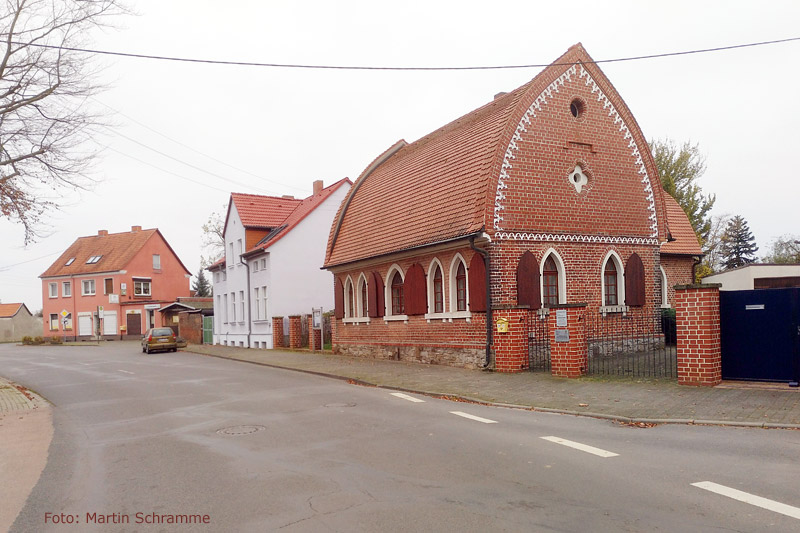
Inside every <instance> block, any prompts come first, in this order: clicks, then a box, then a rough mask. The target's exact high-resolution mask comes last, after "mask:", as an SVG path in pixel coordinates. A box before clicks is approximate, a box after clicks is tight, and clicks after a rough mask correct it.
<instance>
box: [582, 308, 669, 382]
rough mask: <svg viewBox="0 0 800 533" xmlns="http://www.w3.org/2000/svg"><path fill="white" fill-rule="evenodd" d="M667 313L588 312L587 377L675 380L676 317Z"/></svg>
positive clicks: (638, 310) (656, 311)
mask: <svg viewBox="0 0 800 533" xmlns="http://www.w3.org/2000/svg"><path fill="white" fill-rule="evenodd" d="M670 311H672V310H662V309H656V310H655V311H652V310H646V309H641V308H629V309H628V311H627V312H625V313H609V314H606V315H603V314H602V313H599V312H597V311H595V312H587V313H586V316H585V324H586V325H585V328H586V330H585V331H586V347H587V355H588V373H589V374H594V375H618V376H633V377H663V378H677V377H678V369H677V350H676V346H675V339H676V330H675V317H674V314H672V313H670Z"/></svg>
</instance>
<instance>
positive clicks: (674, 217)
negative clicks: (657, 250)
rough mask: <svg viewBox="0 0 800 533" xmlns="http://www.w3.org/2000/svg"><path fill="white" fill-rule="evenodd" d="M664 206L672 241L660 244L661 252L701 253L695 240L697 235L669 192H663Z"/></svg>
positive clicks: (679, 253)
mask: <svg viewBox="0 0 800 533" xmlns="http://www.w3.org/2000/svg"><path fill="white" fill-rule="evenodd" d="M664 206H665V207H666V210H667V227H668V228H669V232H670V235H672V238H673V239H675V240H674V241H667V242H665V243H664V244H662V245H661V253H662V254H675V255H701V254H702V253H703V250H702V249H700V244H699V243H698V241H697V235H696V234H695V232H694V229H693V228H692V224H691V223H690V222H689V217H688V216H686V213H685V212H684V210H683V208H682V207H681V206H680V205H679V204H678V202H677V201H676V200H675V198H673V197H672V196H670V195H669V194H664Z"/></svg>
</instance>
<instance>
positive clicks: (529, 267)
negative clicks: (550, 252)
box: [517, 251, 542, 309]
mask: <svg viewBox="0 0 800 533" xmlns="http://www.w3.org/2000/svg"><path fill="white" fill-rule="evenodd" d="M517 305H527V306H529V307H530V308H531V309H539V308H540V307H541V306H542V298H541V297H540V292H539V262H538V261H537V260H536V258H535V257H534V256H533V254H532V253H530V252H528V251H526V252H525V253H524V254H522V257H520V259H519V264H518V265H517Z"/></svg>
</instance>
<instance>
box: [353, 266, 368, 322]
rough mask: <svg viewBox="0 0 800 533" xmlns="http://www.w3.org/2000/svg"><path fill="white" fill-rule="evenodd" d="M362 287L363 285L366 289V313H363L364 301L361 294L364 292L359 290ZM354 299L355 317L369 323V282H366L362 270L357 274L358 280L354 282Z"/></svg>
mask: <svg viewBox="0 0 800 533" xmlns="http://www.w3.org/2000/svg"><path fill="white" fill-rule="evenodd" d="M362 287H365V288H366V289H367V291H366V292H367V301H366V304H367V314H366V315H365V314H363V310H364V303H365V302H364V298H363V297H362V294H363V293H364V291H362V290H361V288H362ZM354 300H355V304H356V318H357V319H358V320H359V321H360V322H366V323H369V283H367V276H366V275H365V274H364V273H363V272H361V273H360V274H359V275H358V282H357V283H356V294H355V298H354Z"/></svg>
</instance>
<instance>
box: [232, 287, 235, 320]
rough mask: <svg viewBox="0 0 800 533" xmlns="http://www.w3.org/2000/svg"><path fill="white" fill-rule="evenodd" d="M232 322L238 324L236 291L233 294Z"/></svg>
mask: <svg viewBox="0 0 800 533" xmlns="http://www.w3.org/2000/svg"><path fill="white" fill-rule="evenodd" d="M231 322H236V291H233V292H232V293H231Z"/></svg>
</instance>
